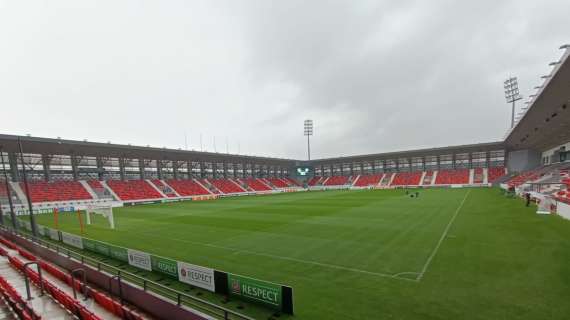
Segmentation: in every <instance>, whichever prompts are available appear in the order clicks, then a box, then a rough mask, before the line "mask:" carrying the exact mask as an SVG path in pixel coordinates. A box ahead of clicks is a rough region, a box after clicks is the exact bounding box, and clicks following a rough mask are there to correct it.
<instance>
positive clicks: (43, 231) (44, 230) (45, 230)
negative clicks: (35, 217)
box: [40, 227, 49, 237]
mask: <svg viewBox="0 0 570 320" xmlns="http://www.w3.org/2000/svg"><path fill="white" fill-rule="evenodd" d="M40 228H41V229H40V232H41V234H42V235H43V236H44V237H49V228H48V227H40Z"/></svg>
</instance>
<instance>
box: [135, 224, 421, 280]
mask: <svg viewBox="0 0 570 320" xmlns="http://www.w3.org/2000/svg"><path fill="white" fill-rule="evenodd" d="M141 233H144V232H141ZM144 234H147V233H144ZM148 235H150V234H148ZM150 236H151V237H156V236H153V235H150ZM158 238H160V237H158ZM169 239H170V240H174V241H179V242H184V243H190V244H195V245H201V246H205V247H212V248H218V249H223V250H228V251H233V252H234V253H236V254H240V253H246V254H251V255H257V256H263V257H268V258H273V259H280V260H287V261H293V262H299V263H305V264H311V265H315V266H321V267H326V268H332V269H338V270H345V271H351V272H358V273H363V274H368V275H373V276H377V277H384V278H391V279H396V280H406V281H412V282H417V280H416V279H410V278H403V277H400V274H406V272H404V273H396V274H388V273H381V272H373V271H366V270H362V269H356V268H350V267H344V266H339V265H335V264H329V263H322V262H317V261H311V260H303V259H297V258H291V257H285V256H277V255H273V254H269V253H261V252H256V251H251V250H242V249H236V248H232V247H226V246H220V245H216V244H212V243H204V242H196V241H189V240H184V239H177V238H169Z"/></svg>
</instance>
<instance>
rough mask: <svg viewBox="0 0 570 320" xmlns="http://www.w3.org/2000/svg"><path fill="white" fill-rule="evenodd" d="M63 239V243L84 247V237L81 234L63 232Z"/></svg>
mask: <svg viewBox="0 0 570 320" xmlns="http://www.w3.org/2000/svg"><path fill="white" fill-rule="evenodd" d="M61 240H62V241H63V243H65V244H68V245H70V246H72V247H76V248H79V249H83V238H81V237H80V236H76V235H73V234H69V233H67V232H62V233H61Z"/></svg>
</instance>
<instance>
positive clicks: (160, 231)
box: [38, 189, 570, 320]
mask: <svg viewBox="0 0 570 320" xmlns="http://www.w3.org/2000/svg"><path fill="white" fill-rule="evenodd" d="M535 211H536V209H535V208H532V207H531V208H526V207H525V206H524V203H523V202H522V201H520V200H515V199H506V198H505V197H504V196H502V195H501V193H500V191H499V190H497V189H433V190H421V191H420V197H419V198H417V199H412V198H409V197H407V196H406V195H405V193H404V191H403V190H364V191H326V192H302V193H289V194H280V195H274V196H257V197H240V198H226V199H220V200H216V201H203V202H177V203H169V204H162V205H143V206H136V207H125V208H119V209H115V210H114V213H115V221H116V225H117V229H116V230H115V231H112V230H109V229H107V228H104V227H101V226H99V225H94V226H89V227H87V229H86V234H85V236H87V237H90V238H94V239H98V240H102V241H106V242H109V243H113V244H116V245H121V246H125V247H129V248H133V249H139V250H143V251H147V252H150V253H154V254H157V255H161V256H165V257H171V258H174V259H177V260H183V261H187V262H190V263H194V264H198V265H204V266H208V267H213V268H217V269H220V270H224V271H228V272H233V273H238V274H243V275H247V276H252V277H255V278H259V279H264V280H268V281H273V282H277V283H283V284H287V285H290V286H292V287H293V288H294V302H295V311H296V315H295V316H294V318H297V319H485V320H488V319H569V317H570V222H569V221H565V220H563V219H561V218H559V217H556V216H539V215H537V214H536V213H535ZM52 220H53V218H52V217H50V216H48V215H43V216H38V222H39V223H41V224H44V225H47V226H53V221H52ZM60 220H61V222H60V227H61V228H62V230H64V231H69V232H73V233H79V227H78V223H77V219H76V217H74V216H73V215H70V216H67V217H62V218H61V219H60ZM244 311H245V310H244ZM246 313H247V312H246ZM256 316H259V314H256ZM283 317H284V316H282V318H283ZM266 318H267V316H265V318H264V319H266Z"/></svg>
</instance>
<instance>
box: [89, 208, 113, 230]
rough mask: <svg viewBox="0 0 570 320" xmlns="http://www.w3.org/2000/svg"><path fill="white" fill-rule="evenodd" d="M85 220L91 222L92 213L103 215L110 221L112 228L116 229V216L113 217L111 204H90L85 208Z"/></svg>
mask: <svg viewBox="0 0 570 320" xmlns="http://www.w3.org/2000/svg"><path fill="white" fill-rule="evenodd" d="M85 213H86V214H85V221H86V222H87V224H91V216H92V215H96V214H99V215H102V216H103V217H105V218H106V219H107V220H108V221H109V226H110V227H111V229H115V218H114V217H113V207H111V206H94V205H88V206H87V207H86V208H85Z"/></svg>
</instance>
